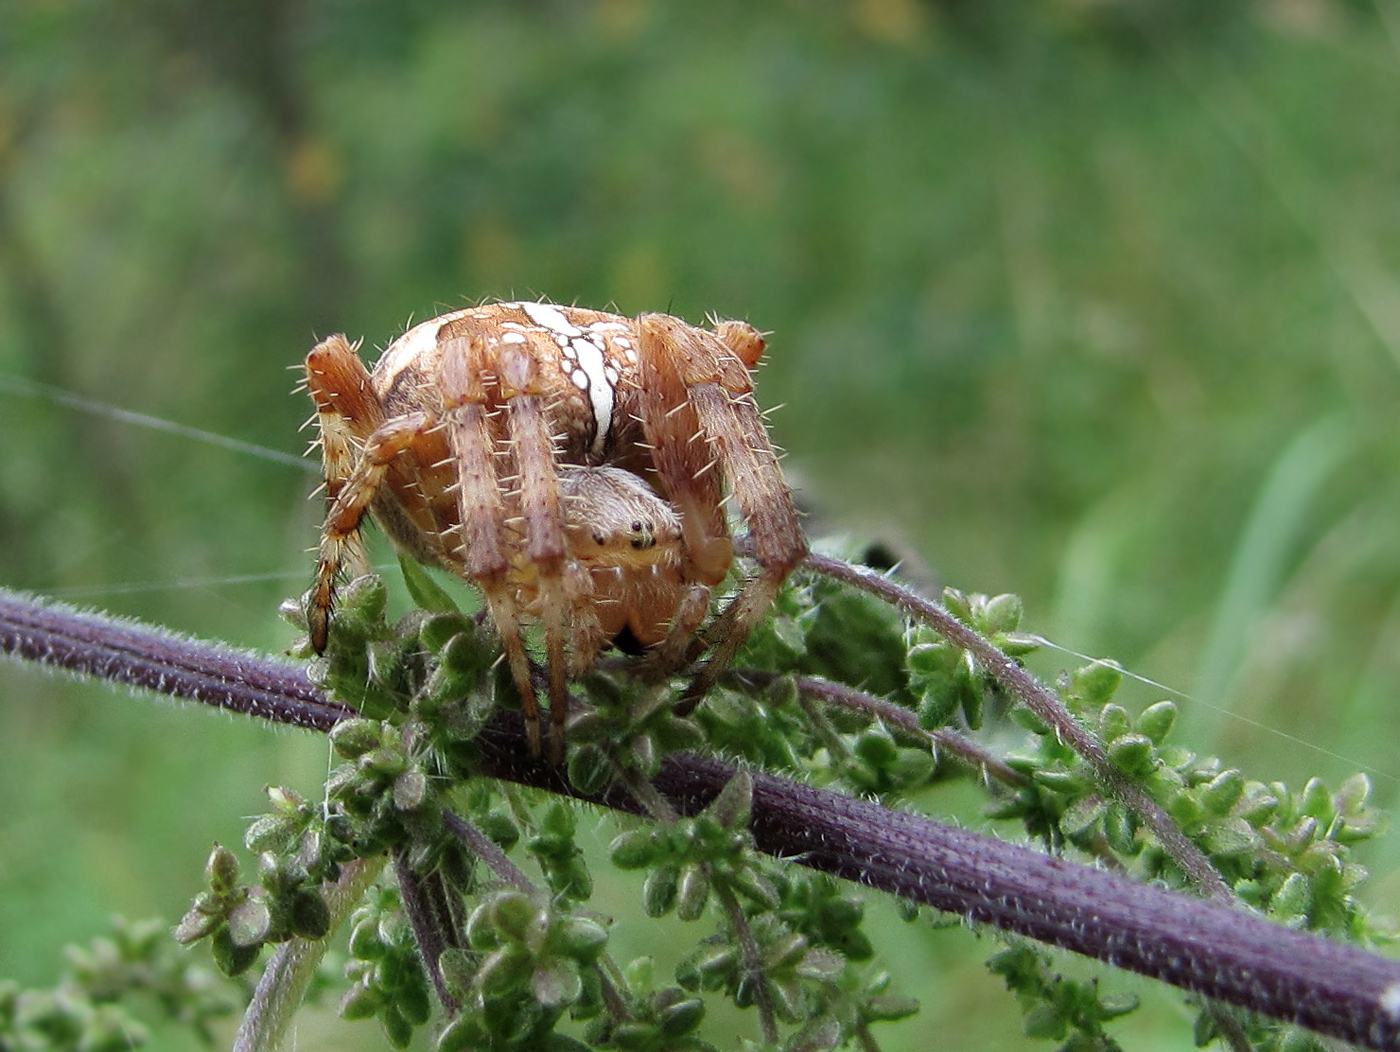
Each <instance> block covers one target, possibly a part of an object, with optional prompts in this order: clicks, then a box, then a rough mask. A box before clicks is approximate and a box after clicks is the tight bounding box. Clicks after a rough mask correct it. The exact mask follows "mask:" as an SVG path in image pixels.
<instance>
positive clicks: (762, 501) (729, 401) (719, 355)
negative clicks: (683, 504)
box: [637, 314, 807, 714]
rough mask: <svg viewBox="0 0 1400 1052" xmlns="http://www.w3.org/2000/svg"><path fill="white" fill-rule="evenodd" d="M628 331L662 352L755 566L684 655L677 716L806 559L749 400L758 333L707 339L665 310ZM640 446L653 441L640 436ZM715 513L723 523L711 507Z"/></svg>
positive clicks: (729, 330) (724, 330)
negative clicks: (691, 670) (692, 668)
mask: <svg viewBox="0 0 1400 1052" xmlns="http://www.w3.org/2000/svg"><path fill="white" fill-rule="evenodd" d="M637 327H638V329H639V330H640V333H641V346H642V359H643V360H644V361H645V360H650V359H654V358H657V357H660V356H661V355H660V354H659V353H658V352H660V351H661V349H662V347H664V348H666V349H668V350H669V351H670V355H671V357H672V359H673V360H674V362H675V363H676V374H677V376H678V377H679V379H680V382H681V383H682V384H683V385H684V390H685V396H684V397H685V398H686V400H687V402H688V403H689V404H690V405H691V406H693V407H694V414H695V419H696V420H697V422H698V425H699V426H698V434H699V435H700V436H702V439H701V441H700V442H699V443H691V444H692V445H700V446H701V447H702V449H703V451H704V453H705V457H706V458H707V459H706V460H705V466H704V468H703V469H702V470H703V472H704V476H702V477H708V476H712V475H715V474H717V473H722V475H723V480H724V483H725V485H726V486H727V487H728V489H729V492H730V494H731V495H732V496H733V497H734V500H735V502H736V503H737V504H738V507H739V514H740V515H741V516H742V518H743V519H744V521H745V523H747V525H748V528H749V534H750V536H751V538H752V542H753V557H754V561H755V562H757V563H758V570H757V572H756V573H754V575H753V576H752V577H750V578H749V579H748V580H747V581H745V582H744V584H743V585H742V586H741V588H740V589H739V593H738V594H737V595H736V596H735V597H734V598H733V599H732V600H731V601H730V603H729V605H728V606H727V607H725V609H724V610H723V611H722V612H721V613H720V615H719V616H718V617H717V618H716V619H715V620H714V621H713V622H712V623H711V624H710V625H709V627H707V628H706V629H704V630H703V631H702V632H700V633H699V634H698V636H697V637H696V639H695V642H694V643H693V645H692V646H691V647H690V648H689V650H688V654H687V657H689V658H692V659H693V658H695V657H698V656H699V655H700V654H701V653H702V652H703V651H704V650H706V649H709V650H710V656H709V659H708V660H707V661H706V663H705V665H704V666H703V667H702V668H701V669H700V671H699V672H697V673H696V674H695V676H694V678H693V679H692V680H691V682H690V685H689V686H688V687H687V688H686V690H685V693H684V694H683V695H682V696H681V700H680V702H679V703H678V705H677V706H676V709H677V711H678V712H680V713H682V714H684V713H686V712H689V711H691V710H692V709H694V708H695V706H696V705H697V704H698V703H699V701H700V699H701V698H703V697H704V696H705V694H706V693H707V692H708V691H709V689H710V688H711V687H712V686H714V683H715V680H716V679H718V678H719V675H720V673H722V672H723V671H724V670H725V669H726V668H727V667H728V666H729V663H730V662H731V661H733V659H734V655H735V654H736V653H737V652H738V650H739V647H741V646H742V645H743V643H744V640H745V639H747V638H748V635H749V633H750V632H752V631H753V628H754V626H755V625H757V624H758V622H759V621H760V620H762V618H763V615H764V613H765V612H766V611H767V610H768V609H769V607H771V606H772V604H773V601H774V599H776V598H777V595H778V591H779V589H780V588H781V587H782V585H783V582H784V581H785V580H787V577H788V574H790V573H791V572H792V569H793V567H795V566H796V565H797V564H798V563H799V562H801V560H802V558H803V556H805V555H806V554H807V542H806V540H805V538H804V537H803V535H802V527H801V525H800V523H799V522H798V520H797V512H796V509H795V508H794V507H793V504H792V499H791V496H790V494H789V493H788V489H787V483H786V481H785V480H784V479H783V474H782V469H781V468H780V467H779V466H778V458H777V456H776V454H774V452H773V449H772V446H771V445H770V444H769V443H768V439H767V431H766V429H765V428H764V426H763V418H762V415H761V414H760V413H759V410H758V406H757V405H756V404H755V402H754V400H753V378H752V376H751V375H750V373H749V369H750V367H751V366H752V365H753V364H756V362H757V359H758V355H759V354H760V353H762V341H761V339H760V338H759V337H758V334H757V333H755V332H754V331H753V330H752V329H750V328H749V327H748V326H745V325H742V324H740V323H726V324H723V325H720V326H719V327H718V330H717V331H716V332H715V333H709V332H706V331H704V330H703V329H696V328H692V327H691V326H688V325H685V324H684V323H683V322H680V321H677V320H676V319H675V318H671V317H669V316H667V315H664V314H648V315H643V316H642V317H641V318H639V319H638V323H637ZM649 441H654V440H653V439H650V437H649ZM711 459H712V460H713V463H711ZM714 485H716V486H718V480H716V481H715V483H714ZM715 514H716V515H718V516H720V517H721V522H722V511H720V509H719V508H718V506H716V509H715Z"/></svg>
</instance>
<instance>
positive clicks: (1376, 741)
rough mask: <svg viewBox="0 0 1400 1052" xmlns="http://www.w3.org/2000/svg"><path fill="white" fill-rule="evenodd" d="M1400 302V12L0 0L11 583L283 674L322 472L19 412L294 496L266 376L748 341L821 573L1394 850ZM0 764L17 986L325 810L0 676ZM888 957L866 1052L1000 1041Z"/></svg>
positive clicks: (988, 988) (220, 756)
mask: <svg viewBox="0 0 1400 1052" xmlns="http://www.w3.org/2000/svg"><path fill="white" fill-rule="evenodd" d="M1397 263H1400V5H1397V4H1396V3H1394V2H1392V0H1375V2H1374V3H1369V2H1362V3H1355V4H1350V3H1346V2H1344V0H1254V2H1250V3H1246V2H1244V0H1234V2H1225V0H1219V2H1207V0H1191V2H1186V0H1035V2H1022V3H1013V2H1010V0H774V2H772V3H766V4H764V3H754V2H753V0H747V2H738V0H707V2H706V3H695V4H683V3H679V2H676V3H668V2H663V0H520V2H515V3H507V2H477V3H465V4H447V3H435V2H430V0H403V2H399V3H374V2H371V0H347V2H342V3H331V2H328V0H204V2H202V3H199V4H190V3H183V2H180V0H122V2H117V0H109V2H101V0H87V2H78V0H10V2H6V3H3V4H0V449H3V454H4V455H3V456H0V582H3V583H4V584H6V585H9V586H14V587H20V588H28V589H33V590H36V591H39V592H43V593H46V594H50V595H57V596H60V597H64V598H68V599H71V600H73V601H77V602H82V603H86V604H91V605H94V606H98V607H102V608H105V609H108V610H112V611H117V612H121V613H130V614H133V615H137V616H141V617H144V618H149V619H152V620H155V621H157V622H160V623H162V624H166V625H169V626H172V627H174V628H176V629H178V630H180V631H184V632H189V633H193V634H197V635H202V636H209V637H219V638H224V639H228V640H232V641H234V642H236V643H239V644H241V645H246V646H251V647H256V648H259V649H269V650H274V651H275V650H278V649H281V648H283V647H285V646H286V645H287V643H288V642H289V640H290V638H291V631H290V629H289V628H287V626H285V625H284V624H282V623H281V622H280V621H278V619H277V617H276V615H275V608H276V605H277V603H278V601H279V600H280V599H281V598H282V597H284V596H288V595H294V594H297V593H299V592H300V591H301V590H302V589H303V588H304V587H305V584H306V581H307V580H308V577H309V573H310V569H311V562H310V557H309V556H308V555H307V554H306V552H305V549H306V548H307V547H308V546H309V545H311V544H312V543H313V542H314V540H315V533H316V520H317V513H318V505H317V504H315V503H311V502H308V501H307V500H306V499H305V498H306V494H307V493H308V492H309V491H310V489H311V487H312V485H313V480H312V476H311V475H310V473H308V472H305V471H302V470H299V469H297V468H295V467H291V466H288V465H287V464H285V463H282V462H278V461H276V460H271V459H265V458H259V457H256V456H252V455H248V454H246V453H242V452H236V451H232V450H228V449H221V448H218V447H215V446H212V445H209V444H206V443H203V442H199V441H195V440H191V439H189V438H186V437H181V436H178V435H175V434H172V433H169V432H165V431H157V430H151V429H149V428H144V427H139V426H135V425H133V424H132V423H129V422H122V421H119V420H114V419H111V418H107V417H102V416H97V415H93V414H90V413H85V412H79V411H76V410H74V409H73V408H72V407H69V406H65V405H61V404H56V403H55V402H54V400H53V399H51V398H48V397H44V396H41V395H38V394H36V393H35V390H36V389H35V388H34V386H33V385H35V384H40V385H49V386H52V387H57V388H61V389H63V390H65V391H68V392H72V393H75V394H78V395H81V396H82V397H84V398H87V399H91V400H93V401H97V402H100V403H102V404H104V405H108V406H113V407H120V408H123V409H126V410H132V411H137V412H141V413H145V414H150V415H151V416H154V417H158V418H160V419H162V420H166V421H172V422H178V423H180V424H184V425H189V426H193V427H198V428H203V429H206V430H208V431H210V432H213V433H216V434H218V435H224V436H229V437H234V438H237V439H240V440H243V441H246V442H251V443H257V444H259V445H262V446H265V447H268V448H270V449H274V450H278V451H281V452H282V453H300V452H301V450H302V449H303V448H304V443H305V441H306V440H307V438H308V437H309V436H308V435H307V434H305V433H303V434H300V435H298V433H297V428H298V426H299V425H300V424H301V422H302V421H303V420H304V419H305V417H306V416H307V415H308V413H309V410H310V406H309V403H307V402H306V400H305V398H304V397H303V396H293V395H292V394H291V393H290V391H291V387H292V385H293V383H294V382H295V377H294V375H293V374H292V373H290V372H288V371H287V370H288V369H289V368H290V367H293V366H295V365H296V364H297V363H298V362H299V361H300V359H301V357H302V355H303V354H304V353H305V351H306V349H307V348H308V347H309V346H310V345H311V344H312V343H313V342H314V340H315V339H316V338H318V337H319V336H324V335H327V334H329V333H331V332H336V331H344V332H346V333H348V334H350V335H351V337H352V338H355V337H359V336H363V337H364V338H365V341H366V348H367V351H368V348H371V347H382V346H383V345H384V344H385V343H387V341H388V340H390V339H391V338H392V337H393V336H394V335H396V334H397V333H398V332H399V331H401V330H402V328H403V327H404V326H405V325H406V324H407V322H408V321H409V320H410V319H415V318H416V319H422V318H424V317H427V316H430V315H431V314H433V313H436V312H438V311H439V310H442V309H449V308H453V307H456V306H460V305H462V304H465V303H469V302H474V301H476V300H478V299H481V298H487V297H526V296H542V297H547V298H550V299H553V300H555V301H558V302H565V303H570V302H578V303H580V304H585V305H589V306H597V307H602V306H609V305H611V306H614V307H615V308H616V309H618V310H620V311H622V312H626V313H635V312H638V311H642V310H667V311H670V312H672V313H675V314H679V315H682V316H684V317H687V318H689V319H691V320H694V321H699V320H701V319H703V318H704V317H705V316H706V315H708V314H710V313H714V314H718V315H720V316H730V317H740V318H746V319H748V320H750V321H752V322H753V323H754V324H755V325H757V326H758V327H760V328H761V329H764V330H768V331H771V332H772V336H771V339H770V342H769V346H770V358H769V360H768V363H767V365H766V367H765V368H764V369H763V371H762V373H761V376H760V396H761V399H762V401H763V402H764V403H765V404H766V405H775V404H778V403H784V404H785V405H786V408H784V409H783V410H782V411H781V412H780V413H778V414H777V416H776V418H775V422H774V425H773V429H774V432H775V437H776V439H777V441H778V442H780V443H781V444H782V445H783V446H785V447H786V448H787V449H788V450H789V451H790V454H791V455H790V457H789V459H788V460H787V461H786V465H787V467H788V468H789V469H790V471H791V473H792V475H793V478H794V480H795V482H796V483H797V484H798V485H799V486H800V487H801V489H802V490H803V494H804V498H805V500H806V501H807V503H808V504H809V506H810V507H811V508H812V509H813V515H812V518H811V520H810V522H811V528H812V532H813V533H814V534H820V533H826V532H852V533H856V534H859V535H862V536H866V537H878V538H881V539H885V540H887V541H889V542H891V543H893V544H894V545H896V546H897V547H898V549H899V550H901V551H903V552H906V553H907V554H908V555H909V557H910V559H911V562H912V564H915V565H918V566H920V567H921V568H923V569H924V570H925V571H926V572H927V573H928V574H929V575H930V576H931V577H933V578H936V579H937V580H940V581H943V582H947V583H950V584H953V585H956V586H958V587H961V588H964V589H967V590H977V591H988V592H999V591H1016V592H1019V593H1020V594H1022V595H1023V596H1024V597H1025V599H1026V604H1027V610H1028V617H1027V627H1028V628H1030V629H1031V630H1033V631H1036V632H1040V633H1042V634H1044V635H1046V636H1047V637H1049V638H1050V639H1052V640H1054V641H1055V642H1056V643H1059V644H1061V645H1063V646H1065V647H1068V648H1071V649H1073V650H1077V651H1083V652H1085V653H1092V654H1095V655H1099V654H1106V655H1112V656H1114V657H1116V658H1118V659H1120V660H1122V661H1123V662H1124V663H1125V664H1127V665H1128V666H1129V667H1130V668H1131V669H1133V670H1134V671H1136V672H1138V673H1141V674H1142V675H1144V676H1146V677H1150V678H1151V679H1153V680H1156V681H1159V682H1160V683H1162V684H1165V685H1167V686H1168V687H1170V688H1172V689H1174V690H1178V691H1182V692H1185V694H1186V695H1189V698H1187V699H1185V700H1182V699H1179V700H1180V701H1181V705H1182V709H1183V723H1182V730H1181V732H1180V733H1181V734H1182V736H1183V738H1184V739H1185V740H1188V741H1190V742H1191V744H1192V745H1193V746H1194V747H1196V748H1197V749H1198V750H1200V751H1202V752H1218V753H1220V754H1222V755H1223V756H1225V757H1226V760H1227V762H1228V763H1229V764H1230V765H1238V766H1241V767H1243V768H1244V769H1245V771H1246V773H1248V774H1249V775H1251V776H1253V777H1260V778H1264V779H1265V780H1268V779H1272V778H1286V779H1289V780H1297V781H1299V782H1301V781H1302V780H1304V779H1305V778H1306V777H1307V776H1309V775H1313V774H1318V775H1321V776H1323V777H1325V778H1327V779H1329V780H1330V781H1332V782H1334V783H1335V782H1336V781H1339V780H1340V779H1341V777H1343V776H1344V775H1346V774H1347V773H1350V772H1351V771H1353V770H1356V769H1358V768H1366V769H1369V770H1370V771H1371V774H1372V777H1373V779H1374V780H1375V783H1376V791H1377V797H1378V799H1379V800H1380V802H1381V803H1383V804H1387V805H1390V806H1394V805H1395V804H1396V802H1397V796H1400V793H1397V789H1400V762H1398V761H1397V758H1396V742H1397V740H1398V739H1397V732H1398V731H1400V710H1397V706H1396V705H1395V704H1394V702H1395V699H1396V697H1397V693H1398V692H1397V687H1398V686H1400V488H1397V483H1396V479H1397V471H1400V431H1398V430H1397V426H1396V422H1397V405H1398V404H1400V402H1398V400H1397V395H1400V282H1397V279H1396V265H1397ZM1076 663H1077V659H1074V658H1072V657H1069V656H1067V655H1064V654H1056V653H1051V654H1050V655H1048V657H1047V658H1045V659H1044V660H1042V661H1041V662H1040V664H1039V665H1038V666H1037V670H1038V671H1040V672H1042V673H1043V674H1045V675H1053V674H1054V673H1055V671H1056V670H1057V669H1058V668H1062V667H1067V666H1072V665H1074V664H1076ZM1130 695H1131V696H1132V697H1134V698H1135V699H1137V700H1139V701H1143V702H1147V701H1152V700H1156V699H1157V698H1158V697H1161V696H1163V691H1162V689H1161V688H1149V687H1145V686H1144V687H1139V688H1136V689H1135V690H1133V691H1132V692H1130ZM0 737H2V740H3V743H4V755H5V759H4V761H3V762H0V794H3V817H0V976H13V977H16V978H19V979H21V980H23V981H25V982H29V983H36V984H38V983H47V982H52V981H53V979H54V978H55V977H56V974H57V971H58V969H59V968H60V966H61V960H60V955H59V946H60V945H61V944H62V943H63V942H66V941H70V940H78V939H85V938H87V937H90V936H91V935H93V934H95V933H97V932H98V931H99V930H100V929H101V928H102V927H103V924H104V917H105V915H106V914H107V913H109V912H111V911H121V912H124V913H126V914H128V915H132V916H138V917H139V916H147V915H156V914H159V915H163V916H165V917H167V918H169V919H171V920H173V919H174V918H175V917H177V916H178V914H179V912H180V911H181V910H182V909H183V908H184V906H185V904H186V902H187V900H188V897H189V896H190V895H191V894H193V893H194V891H195V890H197V888H198V882H199V872H200V869H201V866H202V863H203V858H204V855H205V853H206V851H207V847H208V843H209V842H210V841H211V840H213V839H215V838H218V839H221V840H224V841H227V842H236V841H237V840H238V839H239V837H240V835H241V829H242V826H243V818H242V817H241V816H246V815H250V814H254V813H258V812H259V811H260V810H262V808H263V803H264V801H263V798H262V796H261V790H262V786H263V785H264V784H266V783H268V782H279V783H286V784H290V785H292V786H294V787H296V788H298V789H300V790H301V791H303V792H315V791H316V786H317V785H318V784H319V781H320V779H321V778H322V777H323V775H324V773H325V768H326V765H327V753H326V749H325V746H324V743H322V742H319V741H316V740H314V739H312V738H309V737H306V736H301V735H296V734H291V733H287V732H279V733H273V732H269V731H267V730H266V729H265V728H261V727H252V726H248V725H245V724H244V723H242V722H239V721H237V720H233V719H229V718H224V717H220V716H210V715H208V714H207V713H203V712H196V711H191V710H185V709H174V708H172V707H170V706H169V705H165V704H152V703H151V702H149V701H147V700H144V699H140V700H132V699H129V698H127V697H126V696H125V695H122V694H120V693H114V692H111V691H108V690H104V689H101V688H94V687H89V686H83V685H76V684H72V683H69V682H67V681H62V680H57V679H53V678H48V677H45V676H41V675H39V674H38V673H36V672H33V671H31V670H27V669H20V668H15V667H8V666H7V667H0ZM950 806H951V802H950ZM960 818H961V820H962V821H964V822H966V823H969V824H974V825H976V824H977V823H978V821H979V820H978V818H977V811H976V807H975V804H974V805H973V806H971V807H969V808H967V809H965V810H964V811H963V812H962V814H961V815H960ZM593 835H595V836H596V839H598V840H599V841H600V842H606V839H607V837H608V836H609V835H610V834H609V827H607V826H605V825H600V826H599V828H598V829H597V831H596V833H595V834H593ZM1397 839H1400V838H1396V837H1394V836H1392V837H1390V838H1389V839H1388V840H1387V841H1385V842H1383V843H1381V844H1380V845H1378V846H1373V847H1372V849H1371V850H1370V851H1369V853H1368V854H1367V855H1366V860H1367V862H1368V863H1369V864H1370V865H1371V867H1372V870H1373V875H1374V880H1373V883H1372V885H1371V886H1370V887H1369V889H1368V894H1369V896H1370V899H1371V901H1372V902H1373V903H1374V905H1375V907H1376V909H1377V910H1378V911H1380V912H1382V913H1390V914H1392V915H1394V914H1396V913H1400V910H1397V909H1396V908H1395V903H1396V901H1397V898H1398V897H1400V846H1398V845H1397ZM635 901H636V899H635V897H631V898H628V897H627V895H624V894H621V893H619V894H618V895H617V896H616V899H615V905H614V907H613V908H614V909H615V910H616V912H618V913H626V912H628V911H629V910H631V909H632V908H633V907H632V905H631V904H632V903H635ZM872 910H874V911H875V912H880V911H881V910H883V911H884V913H889V910H888V909H887V908H886V907H878V906H872ZM891 939H892V940H893V941H892V943H891V946H892V949H891V957H892V958H893V960H894V962H895V963H896V964H897V966H898V967H897V971H898V974H899V977H900V981H901V983H902V984H903V989H904V992H906V993H910V994H913V995H915V996H918V997H920V998H922V999H924V1001H925V1004H926V1009H925V1012H924V1014H922V1015H921V1016H919V1017H917V1018H916V1020H915V1021H914V1022H913V1023H912V1024H904V1025H901V1027H899V1028H893V1029H891V1030H890V1031H889V1032H888V1037H889V1045H890V1047H891V1048H899V1047H909V1048H926V1047H929V1046H928V1035H929V1034H931V1033H937V1034H939V1035H940V1039H939V1043H940V1045H941V1046H942V1047H968V1048H972V1047H982V1048H992V1047H1022V1044H1023V1039H1021V1038H1020V1037H1019V1019H1018V1018H1017V1017H1016V1014H1015V1013H1014V1012H1012V1011H1010V1010H1009V1008H1010V1006H1009V1002H1008V1001H1007V1000H1006V999H1005V998H1004V995H1002V994H1000V993H999V991H998V989H997V984H996V983H995V982H994V981H993V980H992V979H990V978H989V977H988V976H987V975H986V974H985V973H984V972H983V971H982V970H981V968H980V965H979V964H978V963H977V962H978V961H979V960H980V958H981V957H982V956H985V953H986V951H987V944H986V943H985V942H978V941H976V940H973V939H971V938H970V937H968V936H967V935H965V934H961V935H960V934H958V933H957V932H945V933H942V934H941V935H938V936H935V937H934V938H933V939H932V940H930V939H929V938H928V937H927V933H911V932H909V931H907V930H905V929H898V928H895V929H893V934H892V935H891ZM1124 985H1126V986H1127V987H1129V988H1132V989H1138V990H1139V991H1140V992H1143V993H1145V994H1146V995H1147V996H1149V999H1151V998H1152V997H1154V996H1155V995H1153V994H1152V992H1151V987H1150V986H1148V984H1143V983H1136V982H1135V981H1133V980H1124ZM1163 1003H1166V1004H1169V1002H1166V1001H1164V1002H1163ZM980 1006H985V1011H979V1010H978V1009H979V1007H980ZM1177 1011H1178V1012H1179V1009H1178V1010H1177ZM1147 1016H1148V1018H1147V1020H1146V1021H1145V1022H1142V1023H1139V1022H1133V1023H1131V1025H1130V1029H1129V1030H1128V1031H1127V1033H1129V1034H1132V1033H1133V1032H1134V1031H1133V1030H1132V1029H1131V1027H1139V1026H1140V1027H1150V1026H1153V1025H1156V1024H1157V1023H1160V1022H1163V1021H1166V1022H1167V1023H1169V1024H1170V1025H1171V1027H1172V1029H1170V1030H1169V1038H1158V1037H1156V1036H1154V1037H1152V1040H1153V1041H1154V1042H1165V1041H1170V1042H1176V1043H1177V1045H1178V1046H1179V1047H1183V1048H1185V1047H1190V1035H1189V1028H1188V1027H1185V1026H1183V1025H1181V1024H1180V1020H1179V1019H1175V1018H1173V1016H1172V1009H1170V1008H1163V1009H1161V1010H1160V1011H1159V1012H1158V1015H1157V1016H1156V1017H1154V1016H1153V1013H1152V1012H1150V1011H1149V1012H1148V1013H1147ZM1145 1032H1147V1031H1145ZM355 1041H360V1042H363V1047H368V1048H374V1047H380V1045H381V1044H382V1039H381V1038H380V1035H379V1034H378V1033H377V1032H376V1031H375V1030H374V1028H373V1027H372V1026H370V1025H361V1026H358V1027H344V1026H340V1025H338V1024H335V1023H333V1022H324V1021H314V1020H313V1021H311V1022H308V1023H307V1025H306V1026H305V1027H304V1028H303V1031H302V1034H301V1038H300V1044H299V1047H300V1048H302V1049H306V1050H309V1049H316V1048H323V1047H325V1048H330V1047H337V1048H339V1047H351V1045H352V1043H353V1042H355ZM1154 1047H1176V1046H1172V1045H1170V1044H1164V1043H1157V1044H1154Z"/></svg>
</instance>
